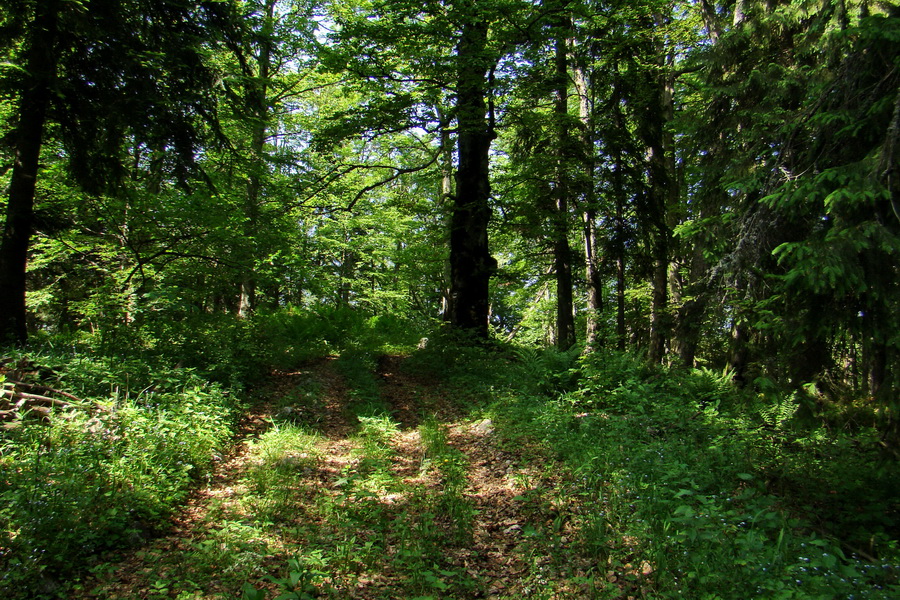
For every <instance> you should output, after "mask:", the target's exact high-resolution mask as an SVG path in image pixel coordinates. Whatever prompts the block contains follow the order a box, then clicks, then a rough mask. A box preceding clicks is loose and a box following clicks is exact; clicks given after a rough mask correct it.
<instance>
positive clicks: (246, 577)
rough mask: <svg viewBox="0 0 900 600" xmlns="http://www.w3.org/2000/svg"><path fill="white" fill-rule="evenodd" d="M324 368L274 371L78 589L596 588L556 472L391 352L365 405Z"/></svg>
mask: <svg viewBox="0 0 900 600" xmlns="http://www.w3.org/2000/svg"><path fill="white" fill-rule="evenodd" d="M336 364H337V360H335V359H324V360H321V361H318V362H316V363H313V364H311V365H309V366H307V367H305V368H303V369H298V370H296V371H292V372H280V373H274V374H273V375H272V377H271V378H270V380H269V382H268V383H267V385H266V386H264V387H262V388H260V389H258V390H256V397H257V398H258V399H259V401H258V402H257V404H256V405H255V406H254V408H253V410H252V411H250V414H248V416H247V417H246V419H245V421H244V423H243V424H242V426H241V429H240V434H239V436H238V438H237V439H238V441H236V443H235V444H234V448H233V450H232V451H231V453H230V454H229V455H228V456H227V457H226V458H224V459H223V460H222V461H221V463H220V464H219V465H218V468H217V469H216V470H215V471H214V472H213V473H212V474H210V475H209V477H208V478H207V479H206V480H205V481H204V482H203V484H202V485H199V486H198V488H197V490H196V491H195V493H194V494H193V495H192V497H191V499H190V501H189V502H188V504H187V505H186V506H185V508H184V509H183V510H182V511H181V512H179V514H177V515H176V516H175V517H174V518H173V519H172V527H171V529H170V530H169V531H167V532H165V534H164V535H163V536H161V537H159V538H157V539H154V540H151V541H149V542H148V543H147V544H146V545H145V546H144V547H142V548H139V549H136V550H133V551H131V552H129V553H128V554H127V555H126V556H124V557H122V558H119V559H118V561H115V560H113V559H112V557H107V558H108V559H109V560H110V561H111V562H108V563H104V564H101V565H99V566H98V567H97V568H96V569H95V572H96V574H95V576H94V577H93V578H92V579H91V580H88V581H85V582H84V585H83V586H82V592H81V594H80V595H79V596H76V597H78V598H142V599H143V598H146V599H157V598H179V599H188V598H193V599H209V600H212V599H222V600H224V599H226V598H228V599H232V598H241V597H243V598H246V599H248V600H257V599H263V598H274V597H276V596H278V595H279V594H292V593H293V594H295V595H294V596H290V595H286V596H282V597H283V598H356V599H363V600H378V599H385V600H387V599H393V598H396V599H405V598H410V599H411V598H421V599H426V598H433V599H437V598H459V599H464V598H495V599H503V598H507V599H512V598H590V597H597V598H599V597H601V596H599V595H597V594H596V593H595V591H593V590H592V588H591V587H590V585H589V582H590V581H591V580H590V578H589V577H586V574H587V572H588V571H589V570H590V569H591V564H590V561H589V560H588V559H586V558H584V557H583V556H580V555H579V553H578V552H577V551H576V550H577V549H576V546H577V544H576V543H575V542H576V538H577V536H578V531H577V527H578V525H577V524H578V507H577V505H575V504H573V503H572V502H571V500H567V499H566V498H567V496H568V491H569V490H568V488H567V486H568V485H569V484H567V483H566V482H565V481H564V478H563V476H562V474H561V470H560V469H557V468H555V467H554V465H553V464H551V463H550V462H548V461H547V460H546V459H541V458H540V457H539V456H537V455H530V454H526V453H525V452H524V449H523V448H521V447H519V448H513V447H508V446H504V444H503V442H502V439H501V438H500V437H499V436H498V435H497V433H496V432H495V431H494V425H493V423H492V422H491V421H490V420H489V419H485V418H483V417H482V418H473V417H470V416H468V415H466V414H465V412H464V411H463V410H462V409H461V408H460V406H459V405H458V404H457V403H455V402H454V400H453V394H452V392H450V391H448V390H445V389H442V388H441V386H439V385H437V384H436V383H435V382H431V381H428V379H427V377H425V376H423V375H421V374H410V373H407V372H406V371H404V368H403V359H402V358H400V357H394V356H386V357H382V358H381V359H379V360H378V361H377V368H376V371H375V372H373V373H371V374H370V376H371V377H372V378H373V380H374V382H375V386H373V388H374V389H377V395H378V398H377V399H375V400H377V402H375V401H374V400H373V398H371V397H370V398H367V399H366V402H363V401H361V400H360V394H359V393H357V391H355V390H354V389H351V387H350V386H349V385H348V380H347V379H346V378H345V377H343V376H342V374H341V370H340V369H339V368H337V366H336ZM357 375H358V374H357ZM373 407H374V408H373ZM602 597H605V598H610V597H614V596H609V595H606V596H602Z"/></svg>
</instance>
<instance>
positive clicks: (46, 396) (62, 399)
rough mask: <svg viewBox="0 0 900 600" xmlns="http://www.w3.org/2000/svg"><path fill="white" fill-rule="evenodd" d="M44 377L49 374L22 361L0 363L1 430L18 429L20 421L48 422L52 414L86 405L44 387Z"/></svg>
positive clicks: (47, 370) (55, 390)
mask: <svg viewBox="0 0 900 600" xmlns="http://www.w3.org/2000/svg"><path fill="white" fill-rule="evenodd" d="M48 373H49V374H51V376H52V374H53V373H52V371H50V370H49V369H46V368H44V367H40V366H38V365H35V364H34V363H33V362H31V361H29V360H27V359H24V358H23V359H21V360H19V361H18V362H15V363H13V361H11V360H9V359H6V360H0V422H3V428H4V429H12V428H15V427H18V426H19V425H20V421H21V419H22V418H27V417H31V418H38V419H40V420H41V421H43V422H49V420H50V415H51V414H52V413H53V411H54V410H65V409H69V408H85V407H87V406H89V405H90V403H88V402H85V401H84V400H82V399H81V398H78V397H76V396H73V395H72V394H69V393H68V392H63V391H61V390H58V389H55V388H53V387H51V386H49V385H47V384H46V383H44V381H46V379H47V378H48V377H47V374H48ZM26 380H27V381H26ZM42 380H44V381H42Z"/></svg>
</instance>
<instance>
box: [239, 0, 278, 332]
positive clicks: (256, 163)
mask: <svg viewBox="0 0 900 600" xmlns="http://www.w3.org/2000/svg"><path fill="white" fill-rule="evenodd" d="M276 4H277V2H276V0H266V2H265V5H264V7H263V10H264V11H265V18H264V20H263V26H262V31H261V32H260V45H259V56H258V57H257V65H256V73H255V74H251V78H250V80H249V82H248V84H247V88H246V90H247V91H246V93H247V98H248V104H249V108H250V113H251V116H250V118H251V119H252V123H251V133H250V168H249V173H248V174H247V195H246V205H245V214H244V219H245V221H244V235H245V237H246V240H247V242H248V247H249V256H248V257H247V259H248V262H249V264H247V265H246V270H245V271H244V273H243V277H242V279H241V297H240V302H239V304H238V316H240V317H248V316H250V314H251V313H252V312H253V311H254V310H255V309H256V304H257V302H256V287H257V277H256V264H255V263H256V259H257V258H258V256H257V255H258V253H259V244H258V240H257V239H256V236H257V233H258V230H259V204H260V198H261V196H262V188H263V179H264V177H265V173H266V157H265V154H264V153H265V147H266V137H267V134H268V128H269V118H270V115H269V77H270V75H271V68H272V51H273V49H272V35H273V33H274V29H275V5H276Z"/></svg>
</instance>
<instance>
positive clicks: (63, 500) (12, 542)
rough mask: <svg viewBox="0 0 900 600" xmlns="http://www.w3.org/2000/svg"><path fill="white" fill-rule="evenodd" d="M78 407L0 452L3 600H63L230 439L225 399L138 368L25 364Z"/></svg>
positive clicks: (232, 404)
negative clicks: (82, 574) (40, 369)
mask: <svg viewBox="0 0 900 600" xmlns="http://www.w3.org/2000/svg"><path fill="white" fill-rule="evenodd" d="M29 359H30V360H31V361H33V362H34V363H39V364H42V365H49V366H48V367H44V368H45V370H46V371H47V372H48V373H52V374H53V376H54V377H55V380H54V382H53V387H54V388H56V389H63V390H66V391H68V392H69V393H71V394H73V395H77V396H78V397H80V398H81V399H83V400H84V401H85V402H84V404H82V405H78V406H72V407H70V408H67V409H58V410H56V411H55V412H53V413H51V414H50V416H49V418H48V419H46V420H45V421H40V420H37V419H31V418H27V416H26V418H23V419H22V420H21V421H20V422H19V426H18V427H15V428H11V429H7V430H5V431H4V433H3V434H2V435H3V437H2V441H0V573H2V575H0V597H3V598H10V599H11V600H13V599H19V598H21V599H24V598H29V599H31V598H35V599H39V598H56V597H65V593H66V589H67V587H66V586H67V585H70V584H72V582H74V581H77V579H78V577H79V570H82V569H84V568H85V567H86V566H88V565H89V564H90V560H91V556H93V555H96V554H97V553H99V552H101V551H103V550H107V549H114V548H120V547H124V546H128V545H132V544H135V543H138V542H140V541H141V540H142V538H143V537H144V536H146V535H147V534H148V532H150V531H152V530H153V528H154V527H155V526H158V525H159V524H161V523H162V522H163V520H164V519H165V518H166V517H167V516H168V515H169V514H170V513H171V511H172V510H173V509H174V508H175V507H177V506H178V505H179V504H180V503H181V502H182V501H183V500H184V499H185V497H186V494H187V492H188V489H189V485H190V483H191V481H192V480H195V479H196V478H197V477H198V476H199V475H201V474H202V473H203V472H204V471H205V470H206V469H207V467H208V466H209V465H210V463H211V462H212V461H213V460H214V459H215V456H216V452H217V451H218V450H219V449H220V448H221V447H222V446H223V445H224V444H225V442H226V440H227V439H228V438H229V437H230V435H231V427H232V424H233V422H234V418H235V416H236V412H237V408H238V407H237V402H236V400H235V398H234V395H233V394H232V393H231V392H230V391H229V390H227V389H225V388H223V387H222V386H221V385H219V384H213V383H209V382H208V381H207V380H206V379H204V378H203V377H200V376H199V375H198V374H197V373H196V372H194V371H192V370H189V369H178V368H172V369H161V368H159V367H153V366H151V365H148V364H146V363H144V362H142V361H141V360H139V359H136V358H130V359H126V358H118V359H117V358H112V357H100V356H93V357H91V356H85V355H69V356H63V355H53V356H51V355H29Z"/></svg>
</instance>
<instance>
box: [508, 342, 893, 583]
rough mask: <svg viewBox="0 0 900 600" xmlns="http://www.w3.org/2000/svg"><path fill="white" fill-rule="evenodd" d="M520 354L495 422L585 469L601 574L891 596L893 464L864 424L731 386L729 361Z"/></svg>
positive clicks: (590, 541)
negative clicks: (719, 368) (668, 362)
mask: <svg viewBox="0 0 900 600" xmlns="http://www.w3.org/2000/svg"><path fill="white" fill-rule="evenodd" d="M520 359H521V361H522V362H521V364H522V365H523V367H524V371H525V372H526V373H531V385H530V386H519V387H518V388H514V389H508V390H507V391H505V392H504V394H503V397H502V399H501V400H500V401H498V402H496V403H495V404H494V407H493V411H494V413H495V418H496V419H497V420H498V422H499V424H500V427H501V431H502V432H503V433H504V435H506V436H507V437H508V438H510V439H512V440H520V441H523V440H527V439H531V440H539V441H540V442H541V443H542V444H545V445H546V447H547V448H548V449H549V450H550V451H552V452H553V453H554V454H555V455H557V456H558V457H559V458H561V459H562V460H563V461H564V464H565V465H566V466H567V468H568V469H569V470H570V471H571V472H572V473H573V475H574V476H576V477H577V479H578V480H579V481H580V484H581V488H582V489H581V492H580V493H581V494H582V495H583V497H585V498H587V499H589V505H590V506H591V510H590V511H589V512H588V514H589V518H588V519H587V521H586V522H585V524H584V526H583V528H582V533H581V537H580V539H581V544H582V546H583V549H584V551H587V552H590V553H593V554H594V555H596V556H597V557H598V559H600V561H599V563H598V566H597V573H596V574H595V575H596V576H597V577H598V578H601V577H604V576H606V577H613V578H618V579H619V580H620V584H621V583H622V581H623V580H630V582H629V584H630V585H633V586H634V587H635V588H640V589H643V590H645V592H646V591H650V592H651V595H652V596H653V597H655V598H676V597H678V598H723V599H724V598H745V597H747V595H748V594H749V595H752V596H755V597H766V598H885V599H887V598H893V597H896V596H897V594H898V592H900V586H898V569H900V564H898V563H900V552H898V547H897V533H898V525H900V513H898V492H900V490H898V485H900V477H898V474H900V473H898V468H897V465H896V464H894V463H887V462H884V461H883V460H881V459H880V458H879V455H878V452H877V450H876V447H877V445H876V443H875V442H876V441H877V439H876V437H875V436H874V432H871V431H865V430H857V431H854V432H852V433H843V432H835V431H829V430H827V429H826V428H824V427H823V426H821V424H815V423H810V422H805V421H803V420H802V419H800V417H799V416H798V415H799V414H800V411H798V407H799V402H800V401H799V400H798V399H797V398H794V397H791V396H784V397H780V398H773V397H772V396H762V395H754V394H752V393H749V392H739V391H738V390H736V389H734V388H733V387H732V384H731V381H730V377H729V374H728V373H727V372H725V373H715V372H711V371H700V370H698V371H693V372H688V371H677V370H671V371H666V370H663V369H660V368H653V367H649V366H647V365H646V363H645V362H644V361H643V360H640V359H638V358H636V357H633V356H629V355H627V354H616V353H603V354H600V353H596V354H593V355H590V356H588V357H587V358H584V359H581V360H579V361H578V363H577V364H569V362H568V360H567V358H566V357H565V356H563V357H559V360H558V361H556V362H557V364H558V365H559V366H558V367H557V369H558V371H557V373H556V374H555V375H554V374H553V373H552V372H549V373H548V371H547V370H546V369H541V368H535V364H536V363H539V356H538V355H536V354H534V353H530V354H529V353H526V355H525V356H524V358H521V354H520ZM562 369H564V370H562ZM554 383H556V384H557V388H556V392H555V393H550V394H547V393H546V392H547V390H548V389H549V386H550V385H552V384H554ZM623 585H624V584H623ZM626 587H627V586H626Z"/></svg>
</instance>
